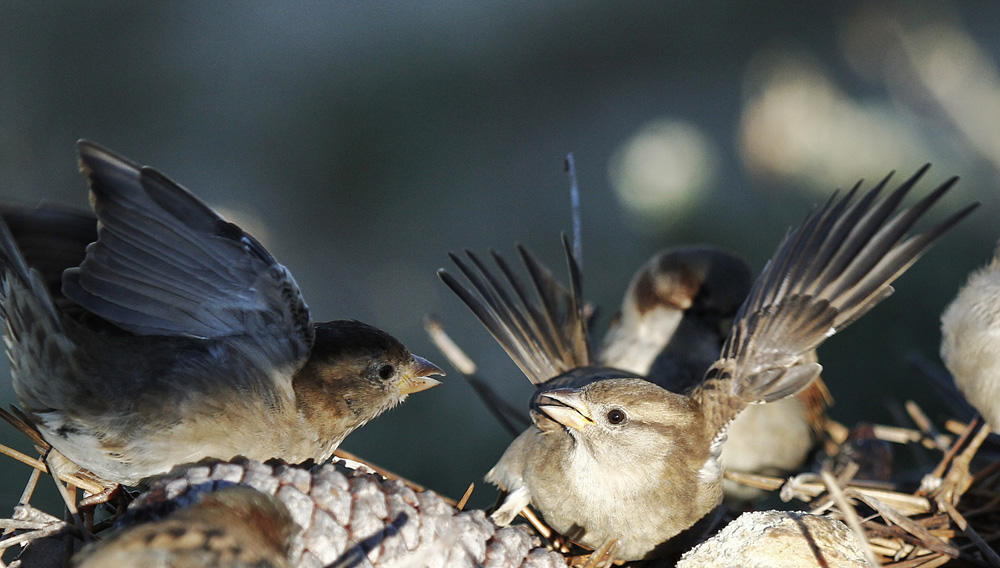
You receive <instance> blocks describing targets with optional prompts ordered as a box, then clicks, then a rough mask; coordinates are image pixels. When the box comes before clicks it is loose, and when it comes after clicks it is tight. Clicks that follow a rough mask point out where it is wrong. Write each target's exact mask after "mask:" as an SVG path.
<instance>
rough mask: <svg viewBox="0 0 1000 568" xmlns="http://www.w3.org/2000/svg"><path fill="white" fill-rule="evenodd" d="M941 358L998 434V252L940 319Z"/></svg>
mask: <svg viewBox="0 0 1000 568" xmlns="http://www.w3.org/2000/svg"><path fill="white" fill-rule="evenodd" d="M941 359H942V360H943V361H944V364H945V366H946V367H948V370H949V371H951V375H952V376H953V377H954V378H955V384H956V385H957V386H958V388H959V390H961V391H962V394H964V395H965V398H966V399H968V401H969V403H970V404H972V406H973V407H975V409H976V410H978V411H979V413H980V414H982V415H983V417H984V418H985V419H986V422H987V423H988V424H989V425H990V428H991V429H993V431H994V432H1000V248H998V249H997V250H996V251H995V252H994V253H993V260H991V261H990V263H989V264H987V265H986V266H984V267H982V268H981V269H979V270H976V271H975V272H973V273H972V274H970V275H969V281H968V282H966V284H965V286H963V287H962V289H961V290H959V292H958V295H957V296H956V297H955V299H954V300H953V301H952V302H951V304H950V305H948V307H947V309H945V311H944V313H943V314H942V315H941Z"/></svg>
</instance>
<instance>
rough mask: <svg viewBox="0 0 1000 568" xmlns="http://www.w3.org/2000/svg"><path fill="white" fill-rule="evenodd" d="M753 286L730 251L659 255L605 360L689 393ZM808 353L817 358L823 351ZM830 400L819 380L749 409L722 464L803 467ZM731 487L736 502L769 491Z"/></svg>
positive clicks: (638, 278)
mask: <svg viewBox="0 0 1000 568" xmlns="http://www.w3.org/2000/svg"><path fill="white" fill-rule="evenodd" d="M751 284H752V280H751V277H750V269H749V267H747V265H746V263H744V262H743V260H741V259H740V258H739V257H737V256H736V255H735V254H732V253H730V252H728V251H725V250H722V249H718V248H715V247H710V246H684V247H677V248H672V249H668V250H665V251H663V252H661V253H659V254H656V255H654V256H653V257H652V258H651V259H650V260H649V261H648V262H647V263H646V264H645V265H643V266H642V267H641V268H640V269H639V270H638V271H637V272H636V274H635V276H634V277H633V278H632V281H631V283H630V284H629V287H628V289H627V290H626V292H625V296H624V298H623V300H622V305H621V308H620V309H619V311H618V313H617V314H615V317H614V318H613V320H612V323H611V325H610V327H609V329H608V332H607V333H606V334H605V336H604V341H603V344H602V346H601V350H600V354H599V356H598V360H599V362H600V364H601V365H602V366H605V367H612V368H615V369H622V370H625V371H630V372H632V373H635V374H637V375H639V376H642V377H645V378H646V379H647V380H649V381H651V382H653V383H656V384H657V385H659V386H661V387H663V388H665V389H667V390H669V391H672V392H678V393H686V392H689V391H690V390H691V389H692V388H694V387H695V386H697V385H698V384H699V383H700V382H701V379H702V377H704V376H705V371H707V370H708V368H709V366H711V365H712V363H714V362H715V360H716V358H717V357H718V355H719V349H721V348H722V344H723V342H725V340H726V336H727V335H728V333H729V328H730V327H731V325H732V321H733V318H734V317H735V316H736V312H737V310H739V308H740V304H742V303H743V301H744V300H745V299H746V296H747V294H748V293H749V292H750V286H751ZM805 357H806V358H808V360H809V361H810V362H816V354H815V352H812V351H811V352H809V353H807V354H806V355H805ZM829 402H830V395H829V392H828V391H827V389H826V386H825V385H824V384H823V381H822V379H821V378H820V377H817V378H816V380H814V381H813V382H812V383H811V384H810V385H809V386H808V387H807V388H806V389H805V390H803V391H802V392H800V393H798V394H796V395H795V396H792V397H789V398H786V399H782V400H778V401H774V402H773V403H771V404H766V405H753V406H750V407H748V408H747V409H746V410H745V411H744V412H743V413H741V414H740V415H739V416H738V417H736V419H735V420H734V421H733V423H732V424H730V426H729V429H728V430H727V436H728V439H727V441H726V443H725V444H723V446H722V455H721V457H720V461H721V462H722V465H723V466H724V467H726V468H727V469H735V470H737V471H741V472H745V473H760V474H768V475H780V474H783V473H785V472H788V471H791V470H794V469H796V468H798V467H800V466H801V465H802V464H803V463H804V462H805V460H806V458H807V457H808V456H809V453H810V452H811V451H812V450H813V448H815V446H816V444H817V443H818V441H819V440H820V438H821V435H822V431H823V422H824V419H825V412H826V407H827V406H828V404H829ZM724 490H725V494H726V497H727V501H732V502H734V503H742V502H745V501H747V500H751V499H754V498H757V497H760V496H762V495H763V492H762V491H760V490H756V489H753V488H749V487H746V486H743V485H739V484H736V483H733V482H730V481H729V480H725V482H724Z"/></svg>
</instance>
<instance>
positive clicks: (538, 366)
mask: <svg viewBox="0 0 1000 568" xmlns="http://www.w3.org/2000/svg"><path fill="white" fill-rule="evenodd" d="M563 248H564V249H565V252H566V260H567V263H568V265H569V273H570V280H571V284H570V288H569V289H567V288H566V287H564V286H563V285H562V284H560V283H559V282H558V281H557V280H556V278H555V276H554V275H553V274H552V272H551V271H550V270H549V269H548V268H546V267H545V266H544V265H542V264H541V263H540V262H539V261H538V260H537V259H536V258H535V257H534V256H533V255H532V254H531V253H530V252H528V250H527V249H525V248H524V247H521V246H519V247H518V252H519V253H520V255H521V260H522V261H523V262H524V264H525V266H526V267H527V270H528V275H529V279H530V286H531V287H532V288H533V289H534V297H532V296H531V294H529V292H528V287H527V286H525V284H524V282H523V281H522V280H521V279H520V278H518V276H517V275H516V274H515V273H514V271H513V270H511V267H510V265H509V264H507V262H506V261H505V260H504V259H503V257H501V256H500V255H499V254H497V253H496V252H492V253H491V255H492V257H493V260H494V261H495V262H496V264H497V266H498V267H499V268H500V272H501V273H502V275H503V276H502V278H501V277H499V276H497V275H496V274H494V272H493V271H491V270H490V269H489V268H488V267H487V266H486V265H485V264H484V263H483V262H482V261H481V260H480V259H479V257H478V256H476V255H475V254H474V253H472V252H471V251H466V255H467V256H468V257H469V259H470V260H471V262H472V264H473V265H474V266H475V270H473V269H472V268H471V267H470V266H469V265H468V264H466V263H465V262H463V261H462V259H461V258H459V257H458V256H457V255H454V254H449V256H450V258H451V259H452V261H453V262H454V263H455V265H456V266H457V267H458V269H459V271H461V272H462V274H464V275H465V277H466V279H468V281H469V283H470V284H471V285H472V289H470V288H468V287H466V286H464V285H463V284H461V283H460V282H459V281H458V280H457V279H455V277H453V276H452V275H451V274H449V273H448V272H447V271H445V270H443V269H442V270H439V271H438V275H439V276H440V277H441V279H442V280H444V282H445V284H447V285H448V287H449V288H451V289H452V291H453V292H455V294H457V295H458V297H459V298H460V299H461V300H462V302H464V303H465V305H466V306H468V307H469V309H470V310H472V313H473V314H474V315H475V316H476V318H477V319H479V321H480V322H482V324H483V325H484V326H486V329H487V330H488V331H489V332H490V334H491V335H493V337H494V338H495V339H496V340H497V342H498V343H500V345H501V347H503V348H504V350H505V351H506V352H507V354H508V355H510V358H511V359H513V360H514V362H515V363H516V364H517V365H518V367H520V369H521V371H522V372H523V373H524V374H525V376H527V377H528V379H529V380H530V381H531V382H532V383H533V384H536V385H537V384H541V383H543V382H545V381H547V380H549V379H551V378H553V377H555V376H558V375H561V374H562V373H564V372H566V371H569V370H571V369H575V368H578V367H585V366H588V365H591V364H593V359H592V356H591V352H590V344H589V336H588V335H587V324H586V318H585V316H584V313H583V306H584V304H583V301H582V299H581V277H580V268H579V265H578V264H577V262H576V259H575V258H574V257H573V254H572V252H571V249H570V245H569V242H568V241H567V239H566V237H565V235H564V236H563ZM473 290H474V291H475V292H473ZM510 290H513V293H511V292H510ZM477 294H478V296H477Z"/></svg>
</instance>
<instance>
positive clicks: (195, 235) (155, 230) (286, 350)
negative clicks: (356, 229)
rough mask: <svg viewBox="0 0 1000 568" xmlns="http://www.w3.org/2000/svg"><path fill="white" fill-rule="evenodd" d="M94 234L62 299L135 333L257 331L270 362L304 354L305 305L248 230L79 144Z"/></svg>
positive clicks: (309, 336)
mask: <svg viewBox="0 0 1000 568" xmlns="http://www.w3.org/2000/svg"><path fill="white" fill-rule="evenodd" d="M78 150H79V153H80V165H81V168H82V170H83V172H84V173H85V174H86V175H87V177H88V179H89V181H90V189H91V203H92V205H93V207H94V212H95V213H96V214H97V220H98V233H97V234H98V237H97V241H96V242H95V243H93V244H91V245H90V246H89V247H87V253H86V258H85V259H84V261H83V263H82V264H81V265H80V266H79V267H78V268H73V269H70V270H67V271H66V272H65V273H64V274H63V293H64V294H65V296H66V297H67V298H69V299H70V300H72V301H73V302H76V303H77V304H79V305H80V306H82V307H84V308H86V309H87V310H90V311H91V312H93V313H95V314H97V315H98V316H100V317H102V318H104V319H106V320H108V321H110V322H112V323H114V324H115V325H117V326H119V327H121V328H122V329H125V330H127V331H130V332H132V333H136V334H139V335H167V336H186V337H194V338H220V337H233V336H243V337H245V338H247V339H248V340H250V341H254V340H256V341H257V343H258V344H259V347H260V349H261V350H262V354H263V355H264V356H265V358H266V359H267V360H268V362H269V363H272V364H275V365H286V364H295V363H296V362H304V361H305V359H306V357H307V356H308V354H309V349H310V347H311V345H312V341H313V330H312V325H311V323H310V320H309V310H308V308H307V307H306V304H305V302H304V301H303V299H302V296H301V294H300V292H299V288H298V285H296V283H295V280H294V279H293V278H292V275H291V274H290V273H289V272H288V270H287V269H286V268H285V267H284V266H282V265H281V264H278V262H277V261H275V259H274V257H272V256H271V254H270V253H268V252H267V250H265V249H264V247H263V246H261V244H260V243H258V242H257V241H256V240H255V239H254V238H253V237H251V236H250V235H248V234H246V233H244V232H243V231H242V230H241V229H240V228H239V227H237V226H236V225H234V224H232V223H228V222H226V221H225V220H224V219H222V217H220V216H219V215H218V214H216V213H215V212H214V211H212V210H211V209H210V208H209V207H208V206H207V205H205V204H204V203H202V202H201V200H199V199H198V198H196V197H195V196H193V195H192V194H191V193H189V192H188V191H187V190H185V189H184V188H182V187H181V186H179V185H177V184H176V183H174V182H173V181H171V180H170V179H168V178H167V177H166V176H164V175H163V174H161V173H160V172H158V171H156V170H154V169H152V168H148V167H140V166H137V165H135V164H133V163H131V162H129V161H128V160H126V159H125V158H123V157H121V156H118V155H116V154H114V153H112V152H110V151H108V150H106V149H104V148H101V147H100V146H98V145H96V144H93V143H91V142H87V141H80V142H79V143H78Z"/></svg>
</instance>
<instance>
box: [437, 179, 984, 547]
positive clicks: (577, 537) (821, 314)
mask: <svg viewBox="0 0 1000 568" xmlns="http://www.w3.org/2000/svg"><path fill="white" fill-rule="evenodd" d="M926 169H927V166H925V167H924V168H922V169H920V170H919V171H918V172H917V173H916V174H915V175H914V176H913V177H911V178H910V179H909V180H907V181H906V182H904V183H903V184H902V185H901V186H900V187H899V188H898V189H896V190H895V191H893V192H891V193H890V194H889V195H888V196H886V197H885V198H884V199H882V200H878V194H879V193H880V191H881V190H882V189H883V188H884V187H885V185H886V184H887V183H888V181H889V179H890V177H891V174H890V176H888V177H886V178H885V179H883V180H882V181H881V182H880V183H879V184H878V185H877V186H876V187H875V188H874V189H873V190H871V191H869V192H867V193H866V194H865V195H864V196H862V197H861V198H860V199H858V200H856V201H855V200H854V197H855V196H856V194H857V193H858V189H859V187H860V183H859V184H858V185H856V186H855V187H854V189H852V190H851V191H850V192H848V194H847V195H846V196H844V197H842V198H837V196H836V194H834V196H833V197H831V198H830V200H829V201H827V202H826V204H825V205H824V206H823V207H821V208H819V209H818V210H816V211H814V212H813V213H812V214H811V215H809V216H808V217H807V218H806V220H805V221H804V223H803V224H802V225H801V226H799V227H798V228H797V229H795V230H793V231H791V232H790V233H789V234H788V235H787V236H786V237H785V238H784V240H783V241H782V242H781V244H780V245H779V246H778V248H777V251H776V252H775V253H774V255H773V256H772V258H771V260H770V261H769V262H768V264H767V266H766V267H765V268H764V270H763V272H762V273H761V275H760V276H759V277H758V278H757V280H756V281H755V282H754V284H753V286H752V287H751V289H750V292H749V294H748V296H747V297H746V299H745V300H744V301H743V303H742V304H741V306H740V308H739V310H738V311H737V313H736V316H735V318H734V322H733V325H732V328H731V330H730V332H729V334H728V335H727V337H726V340H725V342H724V344H723V346H722V348H721V349H720V351H719V353H718V355H717V356H716V360H715V362H713V363H712V364H711V365H710V367H709V369H708V370H707V371H706V372H705V375H704V377H703V378H702V380H701V382H700V383H699V384H698V385H697V386H695V387H694V388H693V389H691V390H690V391H689V392H688V393H675V392H671V391H668V390H666V389H664V388H662V387H659V386H657V385H655V384H653V383H652V382H650V381H648V380H646V379H645V378H644V377H642V376H639V375H638V374H637V373H632V372H628V371H624V370H620V369H614V368H608V367H602V366H599V364H598V361H596V359H595V357H594V356H593V354H592V353H591V349H590V345H589V342H588V340H587V338H588V332H587V324H586V318H585V317H584V314H583V309H582V308H583V302H582V299H581V298H582V295H581V278H580V270H579V266H578V265H577V263H576V260H575V258H574V257H573V254H572V252H571V251H570V246H569V244H568V242H567V241H566V239H565V237H564V239H563V244H564V248H565V250H566V257H567V264H568V266H569V275H570V288H569V289H567V288H566V287H564V286H562V285H561V284H559V282H557V281H556V279H555V278H554V276H553V275H552V272H551V271H549V270H548V269H547V268H545V267H544V266H542V265H541V264H540V263H539V262H538V261H537V260H536V259H535V258H534V257H533V256H532V255H531V254H530V253H528V252H527V250H526V249H524V248H523V247H519V249H518V250H519V252H520V255H521V257H522V260H523V261H524V263H525V265H526V266H527V270H528V273H529V275H530V284H531V288H533V289H534V291H535V295H536V296H537V300H535V299H532V298H531V297H530V296H529V293H528V291H529V288H528V287H527V286H525V285H524V283H523V281H522V280H521V279H520V278H519V277H518V276H517V275H516V274H515V273H514V272H513V271H512V270H511V268H510V265H509V264H508V263H507V262H506V261H505V260H504V259H503V258H502V257H501V256H500V255H499V254H497V253H495V252H494V253H492V256H493V258H494V260H495V262H496V264H497V265H498V267H499V269H500V271H501V272H502V274H503V279H504V280H501V278H500V277H498V276H496V275H495V274H494V273H493V272H492V271H491V270H490V269H488V268H487V266H486V264H485V263H484V262H483V261H482V260H480V259H479V257H478V256H476V255H475V254H473V253H471V252H470V251H466V252H467V255H468V257H469V259H470V261H471V263H472V265H473V266H474V267H475V270H473V269H472V268H471V267H470V266H469V265H467V264H466V263H465V262H464V261H463V260H462V259H461V258H459V257H458V256H457V255H454V254H452V255H451V258H452V260H453V261H454V262H455V263H456V265H457V266H458V268H459V270H460V271H461V272H462V273H463V274H464V275H465V276H466V278H467V279H468V281H469V282H470V283H471V289H470V288H467V287H466V286H464V285H463V284H461V283H460V282H459V281H458V280H457V279H456V278H455V277H454V276H452V275H451V274H449V273H448V272H447V271H445V270H441V271H439V275H440V276H441V278H442V279H443V280H444V281H445V283H446V284H447V285H448V286H449V287H450V288H451V289H452V291H454V292H455V293H456V294H457V295H458V296H459V298H460V299H461V300H462V302H463V303H465V304H466V306H468V307H469V308H470V309H471V311H472V312H473V314H474V315H475V316H476V317H477V318H478V319H479V320H480V322H481V323H483V324H484V326H485V327H486V328H487V330H488V331H489V332H490V333H491V334H492V335H493V337H494V338H495V339H496V340H497V341H498V342H499V343H500V345H501V346H502V347H503V348H504V349H505V350H506V351H507V353H508V355H510V356H511V358H512V359H513V360H514V362H515V363H516V364H517V365H518V366H519V368H520V369H521V371H522V372H523V373H524V374H525V375H526V376H527V377H528V379H529V380H530V381H531V382H532V383H534V384H535V385H537V386H538V388H537V390H536V391H535V393H534V395H533V397H532V400H531V404H530V409H531V416H532V420H533V422H534V424H533V425H532V426H530V427H529V428H528V429H527V430H525V431H524V432H523V433H522V434H521V435H520V436H519V437H518V438H517V439H515V440H514V442H513V443H511V445H510V446H509V447H508V448H507V450H506V451H505V452H504V454H503V456H502V457H501V458H500V460H499V462H497V464H496V466H494V467H493V468H492V469H491V470H490V471H489V472H488V473H487V476H486V478H487V480H488V481H490V482H491V483H493V484H495V485H497V486H498V487H500V488H501V490H503V491H504V492H506V497H505V499H504V501H503V503H502V504H501V505H500V506H499V507H498V508H497V509H496V510H495V511H494V512H493V514H492V518H493V519H494V521H495V522H497V523H498V524H501V525H503V524H507V523H509V522H511V521H512V520H513V517H514V516H515V515H516V514H517V513H518V512H520V511H521V510H522V509H523V508H525V507H526V506H528V505H532V506H533V507H535V508H536V509H537V510H538V511H539V512H540V513H541V515H542V517H543V518H544V520H545V521H546V522H547V523H548V524H549V526H550V527H552V528H553V529H554V530H555V531H557V532H559V533H562V534H564V535H566V536H568V537H569V538H570V539H572V540H574V541H576V542H578V543H579V544H581V545H583V546H586V547H588V548H592V549H597V548H601V547H605V546H607V545H609V544H611V545H612V547H613V548H612V550H613V552H612V554H613V556H614V558H616V559H618V560H623V561H629V560H639V559H646V558H654V557H658V556H662V555H664V554H668V553H671V552H672V550H671V548H672V546H673V545H675V544H676V542H675V543H672V542H671V539H675V538H677V537H679V536H680V535H682V533H683V536H684V537H687V536H690V535H691V534H692V533H691V532H685V531H696V532H697V531H698V530H699V529H701V528H702V527H703V525H704V523H705V522H706V520H708V519H710V518H711V515H710V513H712V512H713V511H716V510H717V509H718V506H719V504H720V503H721V502H722V466H721V464H720V461H719V456H720V453H721V449H722V445H723V442H724V441H725V439H726V431H727V427H728V426H729V425H730V423H732V421H733V420H734V419H735V418H736V417H737V416H739V415H740V413H741V412H742V411H743V410H744V409H745V408H746V407H747V406H749V405H751V404H761V403H768V402H773V401H776V400H781V399H784V398H787V397H789V396H793V395H795V394H796V393H799V392H801V391H802V390H803V389H805V388H807V387H808V386H809V385H810V384H811V383H812V382H813V380H814V379H815V378H816V377H817V376H818V375H819V373H820V371H821V369H822V367H821V366H820V365H819V364H818V363H816V362H812V361H809V360H808V359H807V358H804V357H805V356H806V355H807V354H808V353H809V352H810V351H812V350H813V349H815V348H816V347H818V346H819V345H820V344H821V343H822V342H823V341H824V340H825V339H826V338H828V337H830V336H831V335H833V334H834V333H836V332H838V331H840V330H842V329H844V328H845V327H846V326H847V325H849V324H850V323H852V322H853V321H855V320H856V319H858V318H859V317H861V316H862V315H864V314H865V313H867V312H868V311H869V310H870V309H872V308H873V307H874V306H875V305H876V304H878V303H879V302H880V301H882V300H884V299H885V298H886V297H888V296H889V295H890V294H891V293H892V291H893V289H892V287H891V286H890V284H891V283H892V281H893V280H895V279H896V278H897V277H898V276H899V275H901V274H902V273H903V272H904V271H905V270H906V269H907V268H909V266H910V265H911V264H912V263H913V262H915V261H916V260H917V258H918V257H919V256H920V255H921V254H923V253H924V252H925V251H926V250H927V248H928V247H930V246H931V245H932V244H933V243H934V242H935V241H937V240H938V238H940V237H941V236H942V235H943V234H944V233H945V232H946V231H947V230H948V229H950V228H951V227H952V226H953V225H954V224H955V223H957V222H958V221H959V220H961V219H962V218H964V217H965V216H966V215H967V214H969V212H971V211H972V210H973V209H974V208H975V207H976V206H977V205H978V204H972V205H970V206H968V207H966V208H965V209H963V210H961V211H959V212H958V213H956V214H954V215H952V216H951V217H949V218H948V219H946V220H945V221H942V222H941V223H939V224H937V225H936V226H934V227H932V228H931V229H929V230H928V231H926V232H924V233H920V234H916V235H914V236H912V237H909V238H906V235H907V233H908V232H909V231H910V229H911V228H912V227H913V225H914V224H915V223H916V221H917V220H918V219H919V218H920V217H921V216H922V215H923V214H924V213H925V212H926V211H927V209H928V208H930V207H931V205H933V204H934V203H935V202H936V201H937V200H938V199H939V198H940V197H941V196H942V195H943V194H944V193H945V192H946V191H947V190H948V189H949V188H950V187H951V186H952V185H953V184H954V183H955V181H956V180H957V178H952V179H950V180H948V181H947V182H945V183H944V184H943V185H941V186H940V187H938V188H937V189H936V190H935V191H933V192H932V193H931V194H930V195H928V196H927V197H925V198H923V199H921V200H920V201H919V202H917V203H916V204H914V205H912V206H910V207H907V208H905V209H903V210H902V211H900V212H899V213H898V214H896V215H893V212H894V211H895V210H896V209H897V207H898V206H899V204H900V202H901V201H902V200H903V198H904V197H905V196H906V194H907V193H908V192H909V191H910V190H911V189H912V188H913V186H914V185H915V184H916V182H917V181H918V180H919V179H920V177H921V176H922V175H923V174H924V172H925V171H926ZM904 239H905V240H904ZM473 290H475V292H474V291H473ZM477 294H478V295H477Z"/></svg>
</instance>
